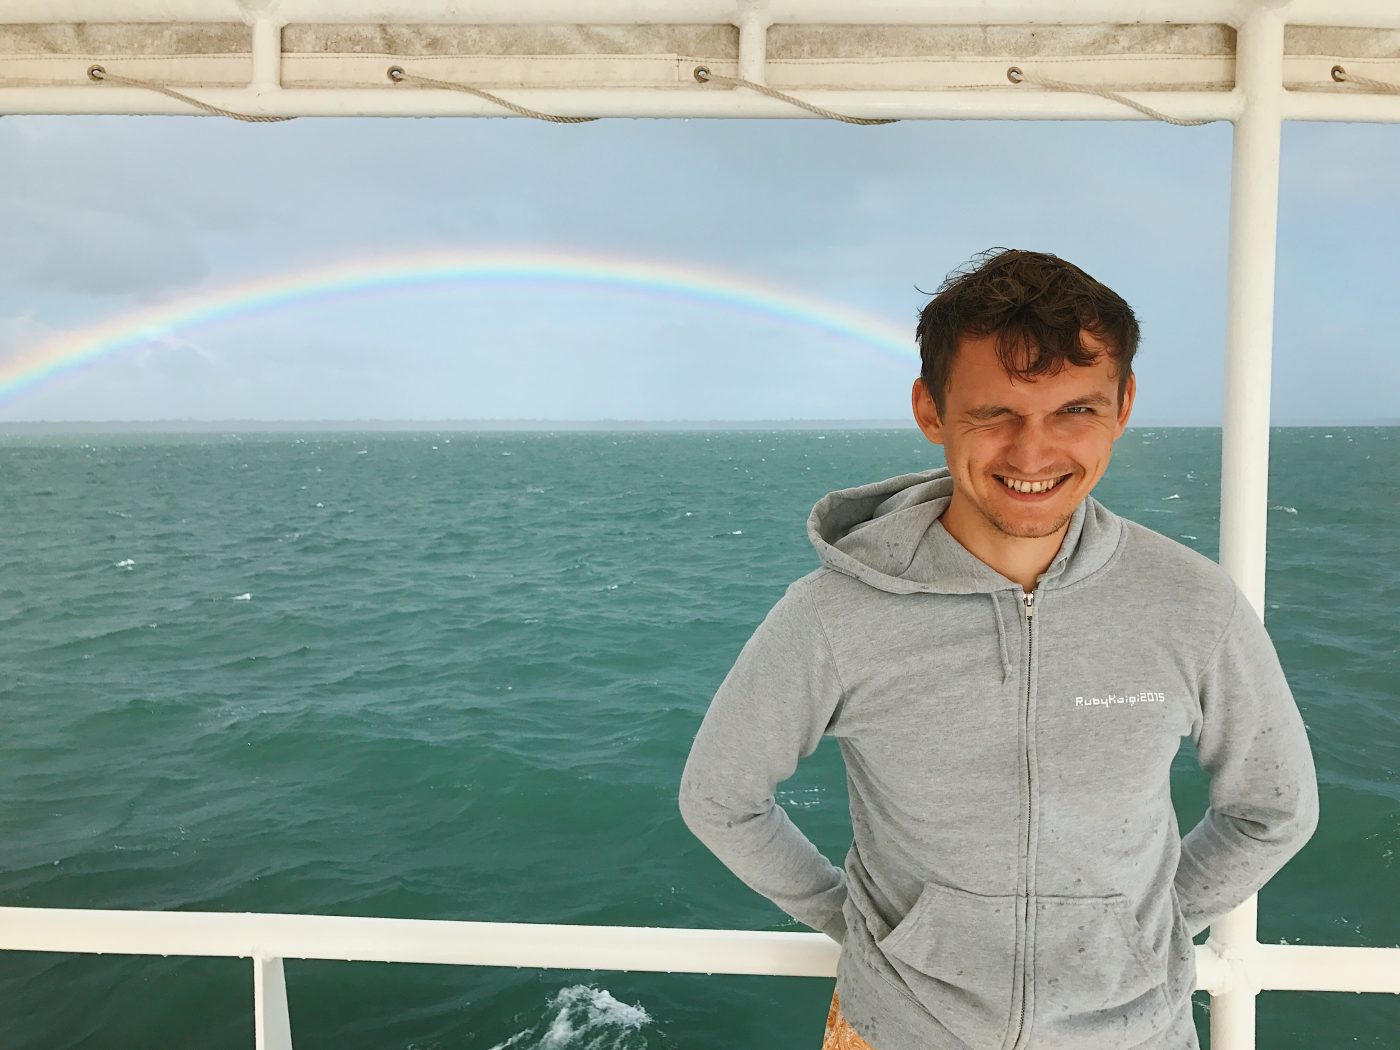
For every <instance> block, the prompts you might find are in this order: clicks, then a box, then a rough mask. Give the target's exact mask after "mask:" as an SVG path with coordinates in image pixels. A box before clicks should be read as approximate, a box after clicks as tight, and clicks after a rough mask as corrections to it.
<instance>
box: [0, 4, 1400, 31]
mask: <svg viewBox="0 0 1400 1050" xmlns="http://www.w3.org/2000/svg"><path fill="white" fill-rule="evenodd" d="M255 6H256V5H252V4H248V5H244V4H239V3H237V2H235V0H223V2H216V0H119V2H114V0H20V2H14V0H12V2H11V4H10V8H11V9H10V10H8V11H7V12H6V14H5V20H6V21H8V22H18V23H22V22H114V21H123V22H166V21H187V22H237V21H247V20H249V19H250V18H252V17H253V16H254V15H255V14H256V9H255ZM1253 6H1254V5H1253V4H1251V3H1249V2H1247V0H1137V2H1136V3H1134V4H1133V5H1132V8H1131V10H1125V9H1124V6H1123V4H1122V3H1121V2H1119V0H1075V2H1074V3H1064V4H1052V3H1046V2H1041V0H973V2H962V3H947V4H939V5H937V6H934V5H929V4H923V3H910V2H909V0H861V2H859V3H853V2H851V0H771V2H769V3H767V4H766V5H764V7H763V9H762V10H763V13H764V16H765V18H768V19H770V20H771V21H773V22H778V23H786V24H823V23H825V24H847V25H1016V24H1023V25H1054V24H1079V25H1084V24H1092V23H1095V22H1111V23H1114V24H1121V23H1142V24H1165V23H1178V24H1181V23H1189V22H1214V23H1221V24H1225V25H1232V26H1238V25H1239V24H1240V23H1241V22H1242V21H1243V20H1244V18H1245V17H1246V16H1247V15H1248V13H1249V11H1250V10H1251V9H1252V7H1253ZM249 8H254V10H251V11H250V10H249ZM748 10H750V5H748V4H746V3H744V2H743V0H687V2H686V3H676V2H675V0H628V2H626V3H617V2H615V0H614V2H608V0H601V2H600V0H474V2H473V3H471V4H446V5H442V6H441V7H439V9H437V10H433V9H432V7H431V6H430V5H428V6H425V5H424V3H423V2H422V0H283V2H282V3H281V4H280V5H277V6H276V7H274V8H273V9H272V10H270V11H269V17H271V18H273V19H275V20H276V21H278V22H283V23H286V22H384V21H389V22H399V23H414V22H425V21H426V22H433V23H439V24H472V25H481V24H488V23H493V22H500V23H514V24H527V23H537V24H543V23H561V24H584V23H586V24H592V25H621V24H629V25H630V24H642V23H648V24H669V23H690V24H707V23H708V24H715V23H726V22H728V23H736V24H737V23H738V22H739V21H740V19H742V18H743V15H744V13H745V12H746V11H748ZM1283 17H1284V19H1285V21H1286V22H1288V23H1289V24H1293V25H1324V26H1342V27H1358V28H1364V27H1371V28H1376V29H1384V28H1400V5H1397V4H1395V3H1393V2H1392V0H1293V2H1292V3H1291V4H1288V5H1286V7H1285V8H1284V12H1283Z"/></svg>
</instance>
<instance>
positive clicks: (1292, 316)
mask: <svg viewBox="0 0 1400 1050" xmlns="http://www.w3.org/2000/svg"><path fill="white" fill-rule="evenodd" d="M1230 149H1231V128H1230V126H1229V124H1227V123H1216V124H1211V125H1206V126H1203V127H1195V128H1180V127H1173V126H1170V125H1167V124H1163V123H1158V122H1138V121H1122V122H1119V121H1103V122H1098V121H1076V122H1046V121H903V122H900V123H897V124H892V125H886V126H878V127H861V126H852V125H846V124H841V123H838V122H834V121H817V120H805V119H798V120H743V121H741V120H680V119H671V120H630V119H609V120H600V121H597V122H595V123H590V124H580V125H554V124H548V123H545V122H541V121H534V120H528V119H520V118H511V119H486V118H475V119H470V118H396V119H385V118H377V119H368V118H356V119H348V118H319V119H318V118H299V119H297V120H292V121H287V122H285V123H280V124H245V123H241V122H237V121H233V120H227V119H222V118H212V117H89V116H72V117H6V118H4V119H0V157H3V158H4V163H3V164H0V230H2V231H4V232H3V237H4V248H5V250H4V251H3V252H0V423H3V422H7V421H9V422H13V421H33V420H51V421H58V420H65V421H81V420H113V421H115V420H126V421H138V420H222V419H229V420H289V421H290V420H368V419H379V420H415V419H422V420H445V419H536V420H538V419H557V420H667V421H684V420H736V421H737V420H759V419H774V420H790V419H821V420H840V419H851V420H890V421H892V422H894V423H896V424H898V423H901V422H903V423H908V424H909V425H911V426H912V417H911V415H910V385H911V384H912V382H913V380H914V378H915V377H916V376H917V375H918V356H917V348H916V345H915V343H914V326H915V323H916V321H917V318H918V313H919V310H920V309H921V308H922V307H923V305H924V304H925V303H927V302H928V300H929V298H930V297H931V295H932V293H933V292H934V291H936V290H937V288H938V286H939V284H940V283H941V282H942V281H943V280H944V279H945V277H946V276H947V275H948V274H949V273H950V272H952V271H953V270H955V269H957V268H959V267H961V266H963V265H964V264H965V263H966V262H967V261H968V260H969V259H971V258H972V257H973V256H974V255H975V254H976V253H978V252H982V251H985V250H987V249H989V248H993V247H1017V248H1030V249H1034V250H1039V251H1047V252H1052V253H1054V254H1056V255H1058V256H1060V257H1062V258H1065V259H1068V260H1070V261H1072V262H1074V263H1075V264H1077V265H1079V266H1080V267H1082V268H1083V269H1085V270H1086V271H1087V272H1089V273H1090V274H1091V275H1093V276H1094V277H1095V278H1097V279H1098V280H1100V281H1102V282H1103V283H1105V284H1107V285H1108V286H1109V287H1111V288H1113V289H1114V290H1115V291H1116V292H1118V293H1119V294H1120V295H1122V296H1123V297H1124V298H1125V299H1126V300H1127V301H1128V303H1129V304H1130V305H1132V307H1133V308H1134V310H1135V311H1136V313H1137V316H1138V319H1139V322H1140V324H1141V326H1142V332H1143V338H1142V343H1141V346H1140V348H1139V350H1138V354H1137V357H1136V360H1135V362H1134V369H1135V371H1136V373H1137V376H1138V387H1137V400H1136V403H1135V405H1134V409H1133V416H1132V419H1131V420H1130V426H1171V425H1185V426H1218V425H1219V424H1220V421H1221V409H1222V403H1223V391H1224V357H1223V355H1224V335H1225V303H1226V287H1225V285H1226V257H1227V221H1228V202H1229V170H1230ZM1397 170H1400V126H1395V125H1366V124H1304V123H1290V124H1287V125H1285V127H1284V136H1283V165H1282V187H1281V201H1280V227H1279V263H1278V279H1277V298H1276V311H1275V333H1274V347H1275V349H1274V366H1273V375H1272V381H1271V404H1272V416H1271V419H1272V422H1273V423H1274V424H1275V425H1283V426H1287V425H1345V424H1347V423H1353V424H1361V423H1367V424H1369V423H1377V422H1394V423H1400V398H1397V394H1396V391H1397V390H1400V353H1397V350H1400V338H1397V335H1396V333H1397V332H1400V295H1397V294H1396V292H1395V289H1396V286H1397V280H1396V279H1397V275H1400V251H1397V249H1396V247H1395V246H1396V245H1397V244H1400V180H1397V179H1396V178H1395V175H1394V173H1395V172H1396V171H1397ZM452 259H455V260H458V261H459V263H460V262H461V260H468V261H469V262H470V264H471V265H470V267H469V268H466V269H463V268H462V267H461V266H460V265H459V267H458V269H457V270H456V271H455V272H452V273H449V272H448V271H447V270H446V269H445V266H446V264H445V262H444V260H452ZM415 260H416V263H415ZM424 260H432V261H433V265H435V266H436V270H435V271H434V273H435V275H436V279H434V280H427V279H424V273H423V267H424V266H426V265H427V263H425V262H424ZM415 264H416V265H417V266H418V267H419V270H418V271H417V272H418V273H419V277H418V278H417V279H415V278H413V277H412V276H411V272H412V271H411V267H412V266H413V265H415ZM551 268H552V269H551ZM547 271H548V272H547ZM335 273H340V274H342V275H347V274H353V275H357V276H356V280H357V281H358V282H359V283H358V284H354V283H350V284H347V283H345V280H344V279H342V282H341V284H340V285H339V286H335V282H334V280H333V279H332V278H330V277H327V276H326V275H327V274H335ZM317 275H321V276H320V277H319V278H317ZM395 275H398V276H397V277H395ZM428 276H432V275H431V274H430V275H428ZM317 279H319V280H320V281H321V286H320V291H319V292H315V293H314V294H313V288H312V285H311V283H310V282H314V281H315V280H317ZM328 281H329V282H330V283H329V284H327V282H328ZM258 288H261V289H262V290H263V294H262V296H261V298H260V297H259V296H258V295H256V294H254V293H253V292H251V291H249V289H258ZM297 288H300V289H302V292H301V293H299V294H286V295H284V298H283V299H281V300H275V299H269V298H268V297H267V292H268V290H276V289H284V290H287V289H297ZM240 289H242V291H240ZM210 303H223V304H225V306H226V307H227V310H226V312H225V313H224V314H222V315H219V316H214V315H213V314H211V313H210V312H209V311H208V310H204V311H203V312H201V310H200V309H199V307H200V304H210ZM143 319H144V322H145V323H147V324H149V322H150V321H151V320H152V319H156V320H163V326H162V327H160V328H159V330H153V331H146V332H145V333H144V335H142V334H141V333H142V329H141V325H140V323H138V322H142V321H143ZM84 348H86V349H87V350H89V351H92V352H93V353H92V356H90V357H89V358H88V359H86V360H85V361H83V362H82V363H80V364H73V365H71V367H67V368H59V369H55V370H52V371H51V373H50V374H45V375H37V376H36V375H34V374H31V373H32V372H33V369H32V367H29V366H25V368H26V369H27V370H25V369H21V371H20V372H19V373H17V374H18V375H19V376H20V377H21V381H20V382H18V383H16V384H15V385H14V386H13V388H11V389H8V390H7V389H6V388H5V387H4V386H3V380H4V377H5V375H6V372H5V369H6V367H7V364H8V365H9V367H10V373H11V377H12V378H13V376H14V375H15V374H16V371H15V370H16V367H17V366H16V364H15V362H16V361H18V360H19V359H20V358H21V356H22V355H32V354H36V353H37V354H39V355H41V356H43V355H48V356H49V357H50V358H54V357H55V356H58V357H60V358H61V356H62V355H63V354H71V353H72V352H76V351H78V350H82V349H84Z"/></svg>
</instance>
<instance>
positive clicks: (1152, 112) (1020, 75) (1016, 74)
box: [1006, 66, 1211, 128]
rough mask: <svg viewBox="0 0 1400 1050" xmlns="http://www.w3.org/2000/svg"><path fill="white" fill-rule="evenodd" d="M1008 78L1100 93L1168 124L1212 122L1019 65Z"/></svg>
mask: <svg viewBox="0 0 1400 1050" xmlns="http://www.w3.org/2000/svg"><path fill="white" fill-rule="evenodd" d="M1006 79H1007V80H1009V81H1011V83H1013V84H1019V83H1021V82H1022V81H1025V82H1026V83H1028V84H1037V85H1039V86H1040V87H1048V88H1054V89H1055V90H1056V91H1082V92H1084V93H1085V94H1088V95H1098V96H1099V98H1106V99H1109V100H1111V101H1113V102H1121V103H1122V104H1123V105H1125V106H1130V107H1132V108H1133V109H1135V110H1137V111H1138V112H1139V113H1145V114H1147V116H1149V117H1154V118H1155V119H1157V120H1165V121H1166V122H1167V123H1168V124H1175V125H1177V126H1178V127H1183V128H1187V127H1196V126H1198V125H1201V124H1209V123H1211V121H1210V120H1181V119H1179V118H1177V117H1169V116H1167V115H1166V114H1165V113H1163V112H1161V111H1160V110H1156V109H1153V108H1152V107H1151V106H1144V105H1143V104H1142V103H1141V102H1134V101H1133V100H1132V99H1130V98H1128V97H1127V96H1125V95H1120V94H1118V93H1117V92H1114V91H1109V90H1107V89H1106V88H1101V87H1095V86H1094V85H1092V84H1069V83H1066V82H1065V81H1063V80H1050V79H1048V78H1047V77H1032V76H1027V75H1026V74H1025V73H1024V72H1022V71H1021V69H1020V68H1019V67H1018V66H1012V67H1011V68H1010V69H1008V70H1007V71H1006Z"/></svg>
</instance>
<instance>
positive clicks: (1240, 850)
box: [1175, 587, 1318, 937]
mask: <svg viewBox="0 0 1400 1050" xmlns="http://www.w3.org/2000/svg"><path fill="white" fill-rule="evenodd" d="M1197 696H1198V698H1199V702H1200V719H1199V721H1197V722H1196V724H1195V725H1193V726H1192V734H1191V737H1192V740H1193V741H1194V743H1195V745H1196V753H1197V756H1198V758H1199V760H1200V763H1201V768H1203V769H1204V770H1206V771H1207V772H1208V773H1209V775H1210V805H1209V807H1208V808H1207V810H1206V814H1205V816H1204V817H1203V818H1202V819H1201V821H1200V822H1199V823H1198V824H1197V825H1196V826H1195V827H1194V828H1192V829H1191V831H1190V833H1189V834H1187V835H1186V836H1185V838H1183V839H1182V842H1181V859H1180V863H1179V865H1178V867H1177V872H1176V879H1175V885H1176V891H1177V898H1178V901H1179V902H1180V904H1181V913H1182V918H1183V919H1184V920H1185V922H1186V927H1187V929H1188V930H1190V932H1191V935H1192V936H1193V937H1194V936H1195V935H1196V934H1197V933H1200V931H1201V930H1203V929H1205V928H1206V927H1207V926H1209V925H1210V924H1211V923H1212V922H1213V921H1215V920H1216V919H1218V918H1220V917H1221V916H1223V915H1225V914H1227V913H1229V912H1231V911H1233V910H1234V909H1235V908H1236V907H1238V906H1239V905H1240V904H1241V903H1243V902H1244V901H1245V900H1247V899H1249V897H1250V896H1251V895H1253V894H1255V893H1257V892H1258V891H1259V890H1260V889H1261V888H1262V887H1263V886H1264V884H1265V883H1267V882H1268V881H1269V879H1271V878H1273V876H1274V875H1275V874H1276V873H1277V872H1278V871H1279V869H1280V868H1282V867H1283V866H1284V864H1286V863H1287V862H1288V861H1289V859H1290V858H1292V857H1293V855H1294V854H1296V853H1297V852H1298V851H1299V850H1300V849H1302V848H1303V845H1304V843H1306V842H1307V841H1308V839H1309V838H1311V837H1312V833H1313V831H1314V830H1315V829H1316V827H1317V819H1318V798H1317V773H1316V770H1315V768H1314V766H1313V756H1312V751H1311V749H1310V748H1309V745H1308V737H1307V731H1306V729H1305V728H1304V726H1303V718H1302V715H1301V714H1300V713H1299V711H1298V707H1297V704H1296V703H1295V702H1294V700H1293V694H1292V692H1291V691H1290V690H1289V687H1288V682H1287V681H1286V680H1285V679H1284V675H1283V668H1282V667H1281V666H1280V665H1279V659H1278V654H1277V652H1276V651H1275V650H1274V645H1273V642H1272V641H1271V640H1270V638H1269V635H1268V634H1267V632H1266V631H1265V629H1264V624H1263V622H1262V621H1261V620H1260V619H1259V616H1258V614H1257V613H1256V612H1255V611H1254V607H1253V606H1252V605H1251V604H1250V603H1249V600H1248V599H1247V598H1246V597H1245V596H1244V595H1243V593H1241V592H1240V590H1239V588H1238V587H1236V588H1235V606H1234V610H1233V612H1232V613H1231V615H1230V620H1229V622H1228V623H1227V624H1226V627H1225V631H1224V634H1223V635H1222V636H1221V638H1220V640H1219V642H1217V644H1216V647H1215V651H1214V652H1213V653H1212V654H1211V657H1210V659H1209V660H1208V661H1207V662H1206V665H1205V667H1204V668H1203V669H1202V671H1201V677H1200V681H1199V684H1198V686H1197Z"/></svg>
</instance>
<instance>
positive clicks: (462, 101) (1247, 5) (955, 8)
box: [0, 0, 1400, 123]
mask: <svg viewBox="0 0 1400 1050" xmlns="http://www.w3.org/2000/svg"><path fill="white" fill-rule="evenodd" d="M11 6H12V7H13V8H14V10H13V11H11V12H8V13H6V14H5V16H4V18H5V20H6V21H8V22H14V23H34V22H46V23H49V22H88V21H92V22H110V21H114V20H120V21H123V22H144V21H156V22H159V21H172V22H190V23H199V22H229V21H242V22H247V23H248V24H250V25H251V27H252V62H253V74H252V80H251V83H249V84H248V85H247V86H246V87H239V88H228V87H209V88H203V89H200V91H199V97H200V99H201V100H202V101H204V102H206V103H208V104H210V105H213V106H216V107H219V108H221V109H229V110H234V111H236V112H240V113H245V114H248V115H256V116H272V115H279V116H291V115H296V116H487V117H499V116H502V115H503V113H502V110H501V108H500V106H498V105H497V104H496V103H493V102H489V101H486V100H484V99H480V98H475V97H472V96H470V95H465V94H462V93H460V92H450V91H410V92H401V91H385V90H382V89H381V90H375V89H372V88H349V87H344V88H336V89H333V90H330V89H326V88H284V87H282V86H281V84H280V75H279V74H280V70H281V63H282V57H283V56H282V44H281V31H282V28H283V27H284V26H286V25H289V24H293V23H296V22H318V23H353V22H365V21H379V22H384V21H389V22H393V21H403V22H408V23H414V22H423V21H432V22H434V23H443V24H473V25H487V24H492V23H503V22H508V23H513V24H546V23H551V22H553V23H565V24H594V25H607V24H636V23H676V22H685V23H692V24H732V25H734V26H736V27H737V29H738V31H739V65H740V70H741V75H742V76H744V77H745V78H747V79H750V80H755V81H759V82H762V81H763V79H764V77H763V75H762V74H763V62H764V55H765V53H766V46H765V45H766V34H767V32H768V28H769V26H770V25H773V24H778V23H782V24H808V25H810V24H820V23H829V22H838V23H844V24H853V25H854V24H865V25H958V24H983V23H990V24H1026V25H1031V24H1053V23H1063V22H1073V23H1079V24H1084V23H1095V22H1110V23H1118V22H1123V21H1131V22H1147V23H1151V22H1158V23H1166V22H1174V23H1185V22H1205V23H1218V24H1223V25H1230V26H1234V27H1236V28H1241V29H1242V28H1243V27H1244V26H1246V25H1248V24H1249V23H1250V22H1251V21H1253V20H1256V19H1259V18H1260V16H1261V15H1264V16H1267V17H1266V18H1265V20H1266V21H1279V20H1282V21H1285V22H1287V23H1288V24H1291V25H1302V26H1306V25H1312V26H1331V27H1339V28H1374V29H1400V4H1396V3H1394V2H1393V0H1291V2H1287V0H1134V2H1131V3H1124V2H1122V0H1083V2H1078V3H1074V4H1056V3H1047V2H1043V0H972V2H966V0H964V2H937V3H927V2H925V3H910V2H908V0H863V2H853V0H686V2H684V3H678V2H676V0H474V2H473V3H470V4H443V5H440V6H438V7H437V8H436V9H428V8H427V6H426V5H424V4H423V3H422V0H222V2H216V0H120V2H119V3H114V2H113V0H19V2H17V3H13V2H12V4H11ZM1280 50H1282V46H1281V42H1280ZM1330 64H1331V63H1330V62H1329V61H1319V62H1318V63H1317V79H1318V83H1319V84H1326V85H1328V86H1329V87H1330V86H1334V85H1332V84H1331V78H1330V72H1329V71H1330ZM1236 79H1237V86H1236V88H1235V89H1234V90H1233V91H1229V92H1224V91H1197V92H1184V91H1137V92H1133V98H1134V99H1136V100H1137V101H1139V102H1141V103H1143V104H1144V105H1147V106H1149V107H1151V108H1153V109H1156V110H1160V111H1162V112H1166V113H1169V114H1171V115H1172V116H1174V117H1178V118H1181V119H1193V120H1232V121H1233V120H1238V119H1239V117H1240V115H1241V113H1242V112H1243V108H1244V95H1245V93H1244V90H1242V83H1241V82H1242V80H1243V79H1244V78H1243V77H1242V76H1237V78H1236ZM1270 93H1271V94H1272V95H1274V96H1275V97H1276V99H1277V104H1278V106H1279V110H1280V114H1281V116H1282V118H1283V119H1285V120H1343V121H1373V122H1386V123H1396V122H1400V95H1389V96H1387V95H1384V94H1375V93H1370V94H1367V93H1351V92H1306V91H1286V90H1283V88H1282V82H1281V80H1280V79H1278V78H1275V80H1274V81H1273V83H1272V84H1271V85H1270ZM510 95H511V99H512V100H513V101H515V102H517V103H519V104H521V105H523V106H526V107H528V108H530V109H535V110H542V111H546V112H550V113H554V114H557V115H559V116H606V117H696V118H706V117H710V118H723V117H729V118H749V119H753V118H785V119H820V118H818V117H815V116H813V115H812V114H809V113H806V112H804V111H802V110H799V109H795V108H794V107H793V106H791V105H789V104H787V103H785V102H781V101H778V100H775V99H771V98H765V97H764V96H762V95H759V94H756V93H754V92H748V91H720V92H696V91H681V92H677V91H676V90H675V89H674V88H668V87H663V88H604V89H599V88H577V89H558V88H518V89H513V90H512V91H511V92H510ZM803 98H804V99H806V100H807V101H809V102H812V103H814V104H816V105H818V106H823V107H826V108H828V109H831V110H836V111H839V112H842V113H846V114H848V115H850V116H857V117H871V118H884V119H901V120H941V119H953V120H998V119H1036V120H1150V119H1152V118H1151V117H1148V116H1146V115H1144V114H1141V113H1137V112H1135V111H1133V110H1130V109H1128V107H1126V106H1123V105H1121V104H1119V103H1117V102H1113V101H1111V100H1109V99H1105V98H1098V97H1095V96H1093V95H1087V94H1074V93H1068V92H1056V91H1050V92H1044V91H1027V92H987V91H984V90H954V89H944V90H937V91H929V92H923V91H907V90H898V91H874V90H872V91H804V92H803ZM190 111H191V110H190V106H189V104H188V103H185V102H181V101H179V100H178V99H173V98H168V97H166V96H164V95H160V94H157V93H155V92H152V91H148V90H145V89H143V88H138V87H119V86H116V85H107V86H104V87H103V88H102V89H101V90H94V88H93V86H92V85H91V84H77V85H74V86H72V87H67V86H54V85H32V86H11V87H0V113H9V114H25V113H142V114H175V115H188V114H189V113H190Z"/></svg>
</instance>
